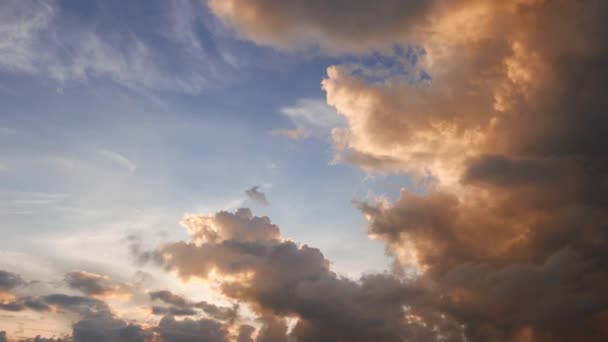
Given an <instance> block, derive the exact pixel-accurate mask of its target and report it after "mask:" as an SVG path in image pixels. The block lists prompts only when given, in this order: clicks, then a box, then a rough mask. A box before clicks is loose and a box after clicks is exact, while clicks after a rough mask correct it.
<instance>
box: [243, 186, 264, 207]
mask: <svg viewBox="0 0 608 342" xmlns="http://www.w3.org/2000/svg"><path fill="white" fill-rule="evenodd" d="M259 189H260V186H259V185H256V186H252V187H251V188H249V189H247V190H245V195H247V197H248V198H249V199H250V200H252V201H254V202H256V203H259V204H262V205H268V199H266V194H265V193H263V192H261V191H260V190H259Z"/></svg>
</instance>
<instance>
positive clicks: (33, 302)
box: [0, 297, 51, 312]
mask: <svg viewBox="0 0 608 342" xmlns="http://www.w3.org/2000/svg"><path fill="white" fill-rule="evenodd" d="M26 309H30V310H34V311H41V312H42V311H49V310H50V309H51V308H50V307H49V305H48V304H47V303H46V302H44V301H43V300H41V299H40V298H36V297H23V298H18V299H16V300H13V301H9V302H4V303H0V310H5V311H14V312H17V311H23V310H26Z"/></svg>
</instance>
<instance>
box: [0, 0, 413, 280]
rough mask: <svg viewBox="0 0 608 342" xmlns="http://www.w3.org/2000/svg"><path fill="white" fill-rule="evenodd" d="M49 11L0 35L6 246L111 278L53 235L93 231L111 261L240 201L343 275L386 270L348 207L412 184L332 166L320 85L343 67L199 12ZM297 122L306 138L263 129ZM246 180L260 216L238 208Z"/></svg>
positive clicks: (108, 7)
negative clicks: (133, 245)
mask: <svg viewBox="0 0 608 342" xmlns="http://www.w3.org/2000/svg"><path fill="white" fill-rule="evenodd" d="M43 4H44V3H43V2H41V3H31V4H30V5H31V6H27V5H25V4H22V6H21V7H22V8H21V9H20V11H22V12H24V13H27V12H28V11H30V12H33V13H35V14H36V18H37V19H36V20H37V21H36V22H33V19H32V22H30V23H28V25H29V26H28V25H23V27H15V26H13V27H9V26H8V25H7V24H5V25H4V27H5V29H13V30H21V31H20V32H13V34H14V37H16V38H15V39H16V40H17V39H19V40H20V41H16V42H14V44H19V45H20V47H21V48H22V50H23V51H21V54H20V55H19V56H13V55H12V54H11V53H8V48H7V47H3V50H0V51H2V53H0V56H1V57H0V70H1V73H0V100H1V101H2V104H3V106H2V109H0V111H1V113H0V140H1V141H2V144H0V165H2V169H1V170H0V210H1V211H2V216H3V224H2V227H1V229H2V236H3V239H2V240H1V241H0V250H2V251H3V252H4V253H9V254H10V253H17V254H25V255H28V256H32V257H34V258H43V259H45V260H51V262H54V263H55V266H56V267H58V268H69V267H72V268H82V267H85V266H86V267H94V268H96V269H97V270H98V271H100V272H101V271H104V272H115V271H114V270H111V269H107V268H108V266H107V265H110V264H111V263H110V262H104V264H105V266H103V265H95V261H94V260H83V259H82V258H80V257H79V256H78V255H77V256H71V255H69V253H65V252H64V251H65V249H62V248H61V247H60V246H54V245H53V241H58V242H57V243H58V244H59V243H61V241H63V239H69V237H72V236H88V237H89V238H90V239H93V240H95V239H96V236H97V235H100V236H102V235H103V237H100V239H102V240H101V241H99V243H96V242H94V241H93V242H91V243H92V244H93V243H95V245H96V248H99V249H104V250H106V252H105V253H104V258H109V259H113V258H116V259H118V260H119V259H120V258H121V257H122V256H123V255H124V253H126V246H125V245H124V244H121V241H122V239H124V237H125V236H126V235H128V234H130V233H133V232H138V233H143V234H145V235H152V236H155V235H154V234H161V233H162V234H168V236H171V237H181V236H182V235H184V234H185V233H183V232H182V229H181V227H180V226H179V224H178V222H179V221H180V219H181V217H182V216H183V214H184V213H186V212H190V213H212V212H215V211H217V210H219V209H235V208H237V207H239V206H248V207H252V208H253V210H254V213H255V214H256V215H268V216H269V217H271V218H272V220H273V222H275V223H277V224H278V225H279V226H280V227H281V228H282V230H283V232H284V235H285V236H287V237H289V238H292V239H294V240H295V241H299V242H302V243H308V244H311V245H313V246H316V247H319V248H320V249H321V250H322V251H323V252H324V253H325V254H326V255H327V256H328V258H329V259H330V260H332V262H333V264H334V267H335V269H336V270H337V271H339V272H342V273H344V274H348V275H352V276H356V275H358V274H360V273H361V272H371V271H381V270H383V269H385V268H386V267H387V264H388V259H387V258H386V257H385V256H384V248H383V246H382V245H381V244H380V243H377V242H374V241H371V240H369V239H368V238H367V236H366V232H365V229H366V228H365V220H364V218H363V217H362V215H361V213H360V212H359V211H358V210H357V209H356V208H354V207H353V205H352V203H351V201H352V200H353V199H359V200H361V199H366V198H373V197H374V196H388V197H389V198H394V197H396V196H397V195H398V187H395V184H400V185H404V184H406V181H407V179H406V178H405V177H403V176H396V175H393V176H390V175H368V174H366V173H364V172H362V171H359V170H357V169H355V168H352V167H350V166H347V165H341V164H337V165H334V164H332V163H331V161H332V158H333V151H332V146H331V144H330V143H329V135H330V132H329V130H330V128H331V127H328V126H327V124H326V123H325V122H327V121H329V122H332V123H333V122H335V123H337V124H338V125H340V124H341V123H340V121H341V118H340V117H339V116H338V115H337V113H336V112H335V111H334V110H333V109H332V108H330V107H328V106H327V105H325V100H324V96H325V94H324V92H323V91H322V90H321V87H320V80H321V79H322V78H323V77H324V76H325V74H326V68H327V67H328V66H329V65H331V64H332V63H335V62H336V61H339V60H340V58H338V57H322V56H318V55H315V52H308V53H304V54H302V53H290V52H282V51H278V50H274V49H271V48H266V47H260V46H256V45H254V44H253V43H249V42H246V41H244V40H241V39H239V38H238V36H237V35H236V34H234V33H233V32H230V29H229V28H227V27H225V26H222V25H221V24H220V23H219V21H218V19H216V18H214V17H213V16H212V15H210V14H209V13H208V12H206V11H207V9H206V7H205V6H199V5H197V3H196V2H189V1H181V2H176V3H167V2H161V1H150V2H146V5H145V6H143V7H142V5H141V3H136V2H127V3H125V2H122V1H98V2H93V1H90V2H81V1H60V2H55V3H49V4H51V5H52V8H46V7H44V6H43ZM15 7H19V6H15ZM22 12H19V13H22ZM15 20H16V19H15ZM37 25H39V26H37ZM150 28H152V29H150ZM124 32H128V34H124ZM368 59H369V58H368ZM342 60H346V61H349V60H353V58H352V57H346V59H344V58H342ZM315 105H316V106H321V107H325V108H324V109H323V112H321V113H319V111H318V107H314V106H315ZM290 108H291V109H293V110H296V111H297V110H299V111H300V112H306V111H308V113H310V115H312V116H313V117H312V118H311V119H301V118H300V119H298V118H296V119H293V117H292V118H290V116H289V115H286V114H285V113H286V112H289V109H290ZM293 110H292V112H293ZM315 115H316V117H314V116H315ZM323 115H324V116H325V118H324V117H323ZM294 120H295V121H294ZM302 125H303V126H302ZM298 126H302V127H304V126H306V127H305V128H306V130H307V131H308V130H310V132H312V134H311V135H310V136H309V137H308V138H307V139H300V140H292V139H289V138H288V137H285V136H281V135H279V134H272V132H273V130H277V129H286V130H287V129H295V128H297V127H298ZM387 184H388V185H387ZM254 185H260V186H261V190H262V191H263V192H265V193H266V195H267V197H268V199H269V202H270V204H269V205H268V206H260V205H258V204H256V203H252V202H251V201H250V200H247V198H246V196H245V195H244V190H245V189H247V188H249V187H251V186H254ZM142 218H143V220H144V222H145V223H141V220H142ZM133 222H137V223H136V224H133ZM25 236H27V238H24V237H25ZM345 242H348V244H346V243H345ZM75 247H77V246H75ZM87 248H88V247H87ZM83 252H84V251H83ZM70 253H73V252H70ZM10 255H12V254H10ZM2 262H3V263H4V264H6V265H4V266H5V267H9V268H25V269H26V270H27V267H28V265H21V264H20V262H18V261H16V260H11V258H3V260H2ZM66 263H67V264H68V265H70V266H69V267H68V266H66ZM104 268H105V269H104ZM122 276H123V277H127V276H128V275H126V274H123V275H122Z"/></svg>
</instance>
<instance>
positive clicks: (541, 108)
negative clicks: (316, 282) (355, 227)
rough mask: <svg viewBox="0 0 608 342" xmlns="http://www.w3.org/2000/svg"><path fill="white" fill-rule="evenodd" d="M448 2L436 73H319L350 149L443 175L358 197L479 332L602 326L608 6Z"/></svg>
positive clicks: (438, 30) (445, 308)
mask: <svg viewBox="0 0 608 342" xmlns="http://www.w3.org/2000/svg"><path fill="white" fill-rule="evenodd" d="M447 7H448V8H449V11H442V10H440V9H436V10H432V12H429V13H430V14H429V15H430V17H435V18H438V20H437V21H432V20H431V21H428V22H427V23H426V25H428V31H429V32H430V33H429V35H428V36H426V37H424V39H421V40H420V41H419V43H420V44H421V45H422V48H423V50H424V51H425V54H424V55H421V56H420V60H419V61H418V62H417V63H418V68H420V69H422V70H424V71H425V72H427V73H428V74H429V75H430V77H429V80H424V81H420V82H412V80H410V79H406V78H402V77H399V76H397V77H394V78H392V79H388V80H383V81H381V82H377V81H374V80H370V79H369V78H368V77H365V76H362V75H361V74H360V73H355V72H353V71H352V68H350V67H347V66H343V65H336V66H332V67H330V68H329V69H328V75H327V77H326V79H325V80H324V81H323V89H324V90H325V91H326V94H327V100H328V103H330V104H331V105H333V106H335V107H336V109H337V110H338V112H339V113H340V114H342V115H344V116H345V117H346V118H347V120H348V127H347V128H343V129H339V130H334V142H335V146H336V150H337V154H338V160H343V161H347V162H351V163H353V164H355V165H358V166H360V167H362V168H364V169H366V170H368V171H370V172H385V171H402V172H408V173H410V174H412V175H414V176H418V177H427V176H431V177H432V178H433V179H434V180H435V182H434V185H433V186H432V187H429V188H427V189H426V192H425V193H424V194H416V193H413V192H411V191H408V190H406V189H404V190H402V192H401V196H400V198H399V199H398V200H397V201H395V202H394V203H388V202H378V203H360V204H359V207H360V209H361V210H362V212H363V213H364V214H365V216H366V217H367V218H368V220H369V234H370V236H372V237H374V238H377V239H380V240H382V241H384V242H386V243H387V246H388V251H389V253H390V254H391V255H393V256H394V257H395V259H396V260H397V263H398V264H399V265H400V266H406V267H409V268H411V269H413V270H414V271H415V272H416V273H417V274H419V277H420V279H424V280H425V281H427V282H429V283H432V284H435V285H434V286H436V287H435V290H434V291H432V292H435V296H437V298H441V300H439V301H438V302H436V303H434V305H435V307H436V308H437V309H438V310H439V311H441V312H445V313H449V314H450V315H451V316H452V317H455V318H456V319H457V320H459V321H460V322H461V323H463V324H466V327H467V328H466V335H467V337H468V338H470V339H471V340H474V341H487V340H499V341H519V340H522V339H526V338H528V339H529V340H533V341H562V340H563V341H568V340H575V339H577V338H578V339H580V338H581V336H585V338H586V339H587V340H590V341H596V340H597V341H600V340H602V339H605V338H606V336H607V335H608V331H606V330H605V329H604V328H602V327H603V326H604V325H605V323H606V317H605V313H606V310H607V308H608V303H607V302H606V297H605V295H604V294H602V293H601V290H600V289H601V288H602V287H603V286H604V285H603V284H604V283H605V282H606V281H608V273H606V272H605V267H604V266H605V264H606V263H607V262H608V255H607V254H606V253H605V252H604V250H603V249H604V247H605V246H606V245H607V243H608V236H607V234H606V229H605V227H606V222H608V215H606V212H608V211H607V210H606V209H607V208H606V205H607V204H608V202H606V200H605V198H606V196H605V195H606V194H607V193H608V183H607V182H606V179H608V177H607V174H608V160H607V159H606V157H605V155H603V154H602V153H600V152H599V150H598V148H597V147H598V146H600V145H601V141H602V140H603V139H604V138H603V137H604V136H605V135H606V134H607V133H608V132H607V131H606V130H607V129H608V122H606V120H605V116H604V115H603V114H601V113H605V112H606V111H607V110H608V102H607V101H606V99H605V97H604V96H602V94H601V93H602V91H603V89H605V88H606V86H607V85H608V65H607V64H606V63H605V61H606V59H607V57H608V45H607V44H606V37H608V30H607V29H606V26H605V25H604V24H603V20H602V17H601V15H599V13H602V12H604V11H606V10H608V7H607V5H606V3H605V2H602V1H590V2H586V3H584V4H582V3H576V2H570V1H542V0H539V1H506V2H500V3H493V2H477V1H460V2H454V4H451V5H448V6H447ZM574 13H576V14H574ZM566 18H567V19H566ZM439 19H440V20H439ZM361 67H362V68H366V66H361ZM368 69H369V67H368ZM372 69H373V68H372ZM372 71H373V70H372ZM372 71H370V72H372ZM353 156H354V157H353ZM601 246H603V247H601ZM582 278H584V279H591V278H593V279H594V281H593V282H587V281H584V280H583V281H581V280H580V279H582ZM521 303H525V308H522V307H521V306H520V305H519V304H521Z"/></svg>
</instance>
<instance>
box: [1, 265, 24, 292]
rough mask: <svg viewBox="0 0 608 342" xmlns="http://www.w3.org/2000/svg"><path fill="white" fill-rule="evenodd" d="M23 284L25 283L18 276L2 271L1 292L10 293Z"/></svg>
mask: <svg viewBox="0 0 608 342" xmlns="http://www.w3.org/2000/svg"><path fill="white" fill-rule="evenodd" d="M23 284H25V282H24V281H23V279H22V278H21V277H20V276H19V275H18V274H15V273H11V272H7V271H2V270H0V290H4V291H9V290H12V289H14V288H15V287H17V286H20V285H23Z"/></svg>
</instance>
